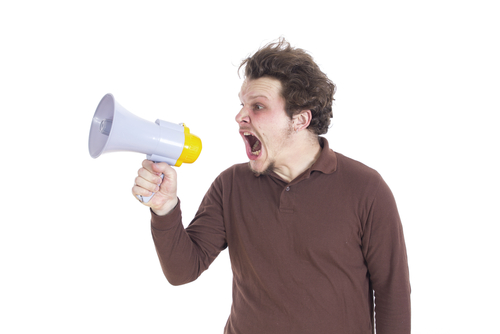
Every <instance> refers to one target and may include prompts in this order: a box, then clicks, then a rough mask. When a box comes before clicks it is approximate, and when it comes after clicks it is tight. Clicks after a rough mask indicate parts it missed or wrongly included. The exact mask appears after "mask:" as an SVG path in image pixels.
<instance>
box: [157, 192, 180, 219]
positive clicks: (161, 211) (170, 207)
mask: <svg viewBox="0 0 500 334" xmlns="http://www.w3.org/2000/svg"><path fill="white" fill-rule="evenodd" d="M178 203H179V199H178V198H177V197H176V198H175V200H173V201H172V202H169V203H165V205H163V206H162V207H161V208H158V209H153V208H151V211H153V213H154V214H155V215H157V216H166V215H168V214H169V213H171V212H172V211H174V209H175V207H176V206H177V204H178Z"/></svg>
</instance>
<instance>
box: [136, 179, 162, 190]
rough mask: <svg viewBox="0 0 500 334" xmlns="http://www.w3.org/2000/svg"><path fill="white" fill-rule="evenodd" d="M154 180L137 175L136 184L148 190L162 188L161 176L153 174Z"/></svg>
mask: <svg viewBox="0 0 500 334" xmlns="http://www.w3.org/2000/svg"><path fill="white" fill-rule="evenodd" d="M153 177H154V179H153V181H150V180H147V179H145V178H143V177H141V176H138V177H136V179H135V184H134V185H135V186H138V187H140V188H143V189H146V190H147V191H151V192H157V191H158V190H160V187H159V184H160V182H161V178H160V177H158V176H153Z"/></svg>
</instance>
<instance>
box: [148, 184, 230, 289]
mask: <svg viewBox="0 0 500 334" xmlns="http://www.w3.org/2000/svg"><path fill="white" fill-rule="evenodd" d="M219 185H220V183H219V182H218V181H217V180H216V181H214V183H213V184H212V186H211V187H210V189H209V190H208V192H207V193H206V194H205V197H204V199H203V201H202V203H201V205H200V207H199V209H198V212H197V213H196V216H195V218H194V219H193V221H192V222H191V224H189V226H188V227H187V228H186V229H185V228H184V226H183V224H182V212H181V208H180V205H181V203H180V201H179V203H178V204H177V206H176V207H175V208H174V210H173V211H172V212H170V213H169V214H167V215H165V216H157V215H156V214H155V213H154V212H152V211H151V232H152V236H153V241H154V244H155V247H156V252H157V254H158V258H159V260H160V264H161V267H162V270H163V273H164V274H165V277H166V278H167V280H168V281H169V282H170V284H172V285H181V284H186V283H189V282H192V281H194V280H196V279H197V278H198V277H199V276H200V275H201V274H202V273H203V272H204V271H205V270H206V269H208V267H209V266H210V264H211V263H212V262H213V261H214V260H215V258H216V257H217V255H219V253H220V252H221V251H222V250H223V249H225V248H226V247H227V242H226V232H225V227H224V220H223V215H222V201H221V188H220V187H218V186H219Z"/></svg>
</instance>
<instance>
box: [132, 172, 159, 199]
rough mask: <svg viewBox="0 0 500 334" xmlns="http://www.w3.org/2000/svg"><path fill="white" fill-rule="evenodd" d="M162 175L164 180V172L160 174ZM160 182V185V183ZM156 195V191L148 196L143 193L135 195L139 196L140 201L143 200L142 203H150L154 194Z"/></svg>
mask: <svg viewBox="0 0 500 334" xmlns="http://www.w3.org/2000/svg"><path fill="white" fill-rule="evenodd" d="M160 177H161V178H162V180H163V174H161V175H160ZM160 184H161V183H160ZM160 184H159V185H160ZM154 195H155V193H153V194H152V195H151V196H147V197H146V196H142V195H135V197H137V199H138V200H139V201H141V202H142V203H148V202H149V201H150V200H151V198H153V196H154Z"/></svg>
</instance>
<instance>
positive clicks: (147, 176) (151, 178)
mask: <svg viewBox="0 0 500 334" xmlns="http://www.w3.org/2000/svg"><path fill="white" fill-rule="evenodd" d="M137 175H138V177H141V178H143V179H144V180H146V181H148V182H151V183H154V184H160V183H161V180H162V178H161V176H160V175H161V174H160V175H158V174H156V173H152V172H150V171H149V170H147V169H146V168H141V169H139V170H138V171H137Z"/></svg>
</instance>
